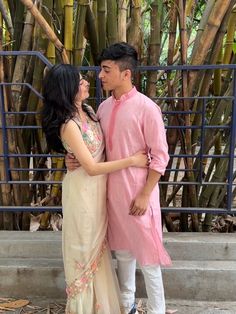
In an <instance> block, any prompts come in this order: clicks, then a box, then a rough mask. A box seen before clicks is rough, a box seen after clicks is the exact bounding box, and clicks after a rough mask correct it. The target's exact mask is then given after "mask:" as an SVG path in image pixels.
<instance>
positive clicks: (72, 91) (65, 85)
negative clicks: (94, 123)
mask: <svg viewBox="0 0 236 314" xmlns="http://www.w3.org/2000/svg"><path fill="white" fill-rule="evenodd" d="M79 83H80V73H79V71H78V68H77V67H75V66H73V65H70V64H57V65H54V66H53V67H52V68H51V69H50V70H48V72H47V74H46V75H45V78H44V80H43V90H42V94H43V109H42V128H43V131H44V133H45V135H46V140H47V144H48V148H49V149H50V150H51V149H52V150H54V151H56V152H59V153H63V152H65V149H64V147H63V145H62V142H61V139H60V127H61V125H62V124H63V123H65V121H67V120H68V119H71V118H73V116H74V115H75V113H76V111H77V108H76V105H75V96H76V94H77V92H78V90H79ZM82 109H83V110H84V111H85V112H86V113H87V114H88V115H89V116H90V117H91V118H92V119H93V120H94V117H93V116H92V115H91V112H90V111H89V109H88V108H87V106H86V105H82Z"/></svg>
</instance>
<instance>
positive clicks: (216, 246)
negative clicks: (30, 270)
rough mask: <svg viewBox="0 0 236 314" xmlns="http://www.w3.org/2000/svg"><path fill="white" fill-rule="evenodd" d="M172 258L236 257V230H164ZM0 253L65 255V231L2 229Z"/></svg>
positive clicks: (5, 254) (206, 258)
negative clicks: (181, 231)
mask: <svg viewBox="0 0 236 314" xmlns="http://www.w3.org/2000/svg"><path fill="white" fill-rule="evenodd" d="M164 243H165V247H166V249H167V251H168V252H169V254H170V255H171V258H172V260H193V261H196V260H223V261H224V260H229V261H235V260H236V237H235V236H234V234H229V233H228V234H222V233H221V234H218V233H217V234H216V233H164ZM0 257H12V258H17V257H19V258H24V257H27V258H43V257H45V258H61V257H62V253H61V232H52V231H48V232H47V231H46V232H45V231H44V232H27V231H26V232H24V231H20V232H17V231H14V232H9V231H0Z"/></svg>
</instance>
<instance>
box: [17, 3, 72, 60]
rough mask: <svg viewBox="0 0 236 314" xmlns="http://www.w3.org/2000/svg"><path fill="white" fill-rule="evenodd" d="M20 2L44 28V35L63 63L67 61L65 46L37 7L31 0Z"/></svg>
mask: <svg viewBox="0 0 236 314" xmlns="http://www.w3.org/2000/svg"><path fill="white" fill-rule="evenodd" d="M21 2H22V3H23V4H24V5H25V6H26V7H27V9H28V10H30V12H31V13H32V15H33V16H34V17H35V20H36V21H37V23H38V24H39V25H40V26H41V27H42V29H43V30H44V32H45V34H46V36H47V37H48V38H49V40H51V41H52V42H53V44H54V45H55V47H56V48H57V49H58V50H59V52H60V54H61V57H62V61H63V62H64V63H69V59H68V56H67V54H66V51H65V47H64V46H63V44H62V43H61V42H60V40H59V39H58V38H57V36H56V34H55V33H54V31H53V30H52V29H51V27H50V25H49V24H48V23H47V21H46V20H45V18H44V17H43V16H42V14H41V13H40V12H39V10H38V8H37V7H36V5H35V4H33V2H32V0H21Z"/></svg>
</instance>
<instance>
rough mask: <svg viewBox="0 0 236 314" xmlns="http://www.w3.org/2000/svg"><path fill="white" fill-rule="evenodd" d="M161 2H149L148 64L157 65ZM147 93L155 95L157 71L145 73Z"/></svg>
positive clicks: (150, 95) (151, 95)
mask: <svg viewBox="0 0 236 314" xmlns="http://www.w3.org/2000/svg"><path fill="white" fill-rule="evenodd" d="M162 11H163V3H162V1H159V0H156V1H153V2H152V4H151V25H150V26H151V34H150V42H149V59H148V65H158V64H159V58H160V50H161V20H162ZM147 78H148V82H147V95H148V96H149V97H151V98H153V97H155V96H156V85H157V71H149V72H148V74H147Z"/></svg>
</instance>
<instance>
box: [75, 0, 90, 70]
mask: <svg viewBox="0 0 236 314" xmlns="http://www.w3.org/2000/svg"><path fill="white" fill-rule="evenodd" d="M88 6H89V2H88V1H87V0H80V1H78V6H77V11H76V19H75V26H74V33H75V36H74V51H73V63H74V64H75V65H81V64H82V60H83V56H84V51H85V47H86V40H85V38H84V28H85V18H86V11H87V9H88Z"/></svg>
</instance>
